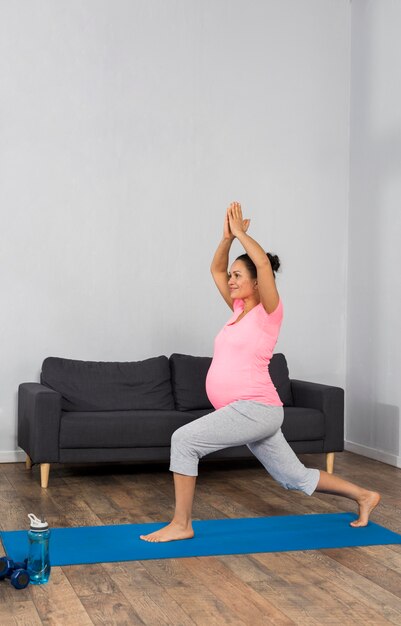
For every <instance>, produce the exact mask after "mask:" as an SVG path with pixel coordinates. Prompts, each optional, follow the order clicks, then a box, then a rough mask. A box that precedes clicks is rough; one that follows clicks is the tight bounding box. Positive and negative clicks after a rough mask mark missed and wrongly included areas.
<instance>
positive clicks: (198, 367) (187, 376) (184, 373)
mask: <svg viewBox="0 0 401 626" xmlns="http://www.w3.org/2000/svg"><path fill="white" fill-rule="evenodd" d="M211 362H212V359H211V358H210V357H208V356H190V355H189V354H177V353H174V354H172V355H171V356H170V366H171V382H172V385H173V394H174V400H175V406H176V409H177V410H178V411H188V410H189V409H210V411H214V407H213V405H212V404H211V403H210V402H209V398H208V397H207V394H206V375H207V372H208V369H209V367H210V364H211Z"/></svg>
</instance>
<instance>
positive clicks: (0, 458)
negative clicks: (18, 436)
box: [0, 450, 26, 463]
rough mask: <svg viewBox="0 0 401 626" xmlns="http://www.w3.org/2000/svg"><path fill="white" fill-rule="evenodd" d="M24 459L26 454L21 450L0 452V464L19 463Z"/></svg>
mask: <svg viewBox="0 0 401 626" xmlns="http://www.w3.org/2000/svg"><path fill="white" fill-rule="evenodd" d="M25 459H26V454H25V452H24V451H23V450H8V451H7V450H3V451H0V463H21V462H23V461H25Z"/></svg>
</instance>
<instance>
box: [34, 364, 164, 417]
mask: <svg viewBox="0 0 401 626" xmlns="http://www.w3.org/2000/svg"><path fill="white" fill-rule="evenodd" d="M41 382H42V384H43V385H46V386H47V387H50V388H51V389H54V390H55V391H58V392H59V393H61V395H62V409H63V410H66V411H118V410H120V411H123V410H136V409H156V410H157V409H158V410H174V397H173V393H172V388H171V378H170V366H169V362H168V358H167V357H166V356H159V357H153V358H150V359H145V360H144V361H134V362H123V363H118V362H107V361H77V360H73V359H62V358H58V357H48V358H47V359H45V360H44V361H43V365H42V373H41Z"/></svg>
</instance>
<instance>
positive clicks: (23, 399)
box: [18, 383, 61, 463]
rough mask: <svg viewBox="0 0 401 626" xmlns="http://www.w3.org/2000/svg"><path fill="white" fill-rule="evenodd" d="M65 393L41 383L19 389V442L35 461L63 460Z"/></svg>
mask: <svg viewBox="0 0 401 626" xmlns="http://www.w3.org/2000/svg"><path fill="white" fill-rule="evenodd" d="M60 418H61V394H60V393H58V392H57V391H53V389H49V388H48V387H45V386H44V385H41V384H39V383H22V384H21V385H20V386H19V388H18V445H19V446H20V447H21V448H22V449H23V450H25V452H26V453H27V454H28V455H29V456H30V458H31V460H32V462H33V463H53V462H57V461H58V460H59V432H60Z"/></svg>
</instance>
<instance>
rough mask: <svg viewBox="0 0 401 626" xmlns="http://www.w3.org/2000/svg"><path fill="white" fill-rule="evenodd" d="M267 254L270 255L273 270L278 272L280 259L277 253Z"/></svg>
mask: <svg viewBox="0 0 401 626" xmlns="http://www.w3.org/2000/svg"><path fill="white" fill-rule="evenodd" d="M266 254H267V256H268V257H269V261H270V265H271V266H272V270H273V272H277V270H278V268H279V267H280V259H279V258H278V256H277V254H271V253H270V252H266Z"/></svg>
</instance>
